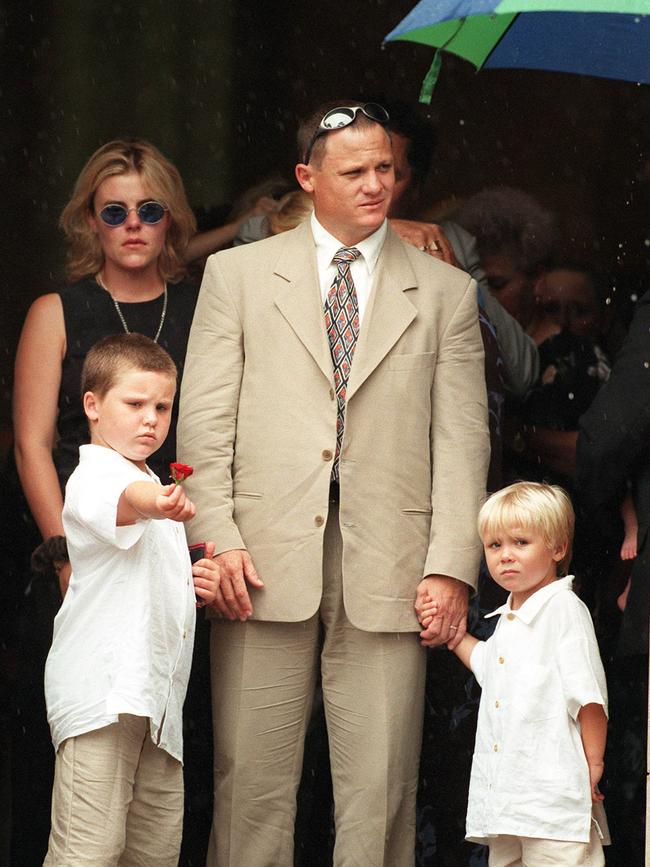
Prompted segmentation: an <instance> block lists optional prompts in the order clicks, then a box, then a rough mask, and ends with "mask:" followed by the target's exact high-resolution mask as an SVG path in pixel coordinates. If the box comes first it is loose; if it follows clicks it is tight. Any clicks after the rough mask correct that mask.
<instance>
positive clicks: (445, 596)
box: [415, 575, 469, 650]
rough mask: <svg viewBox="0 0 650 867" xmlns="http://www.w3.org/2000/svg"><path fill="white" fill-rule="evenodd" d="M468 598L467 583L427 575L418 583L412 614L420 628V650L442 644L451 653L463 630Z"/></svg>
mask: <svg viewBox="0 0 650 867" xmlns="http://www.w3.org/2000/svg"><path fill="white" fill-rule="evenodd" d="M468 596H469V588H468V586H467V584H465V583H464V582H463V581H458V580H457V579H456V578H450V577H449V576H448V575H427V577H426V578H423V579H422V581H420V583H419V584H418V589H417V593H416V597H415V612H416V614H417V616H418V620H419V621H420V623H421V624H422V625H423V626H424V629H423V630H422V632H421V633H420V638H421V644H422V646H423V647H439V646H440V645H441V644H446V645H447V647H448V648H449V650H454V648H455V647H456V646H457V645H458V644H459V643H460V642H461V640H462V638H463V636H464V635H465V631H466V629H467V606H468ZM432 603H433V604H432ZM432 614H433V617H432V616H431V615H432ZM425 624H426V625H425Z"/></svg>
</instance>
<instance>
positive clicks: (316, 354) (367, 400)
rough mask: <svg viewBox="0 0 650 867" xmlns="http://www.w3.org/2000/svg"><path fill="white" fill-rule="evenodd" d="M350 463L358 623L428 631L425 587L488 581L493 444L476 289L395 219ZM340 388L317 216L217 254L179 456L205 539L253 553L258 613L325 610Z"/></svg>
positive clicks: (355, 407)
mask: <svg viewBox="0 0 650 867" xmlns="http://www.w3.org/2000/svg"><path fill="white" fill-rule="evenodd" d="M347 401H348V402H347V412H346V421H345V432H344V439H343V446H342V452H341V462H340V493H341V502H340V525H341V532H342V536H343V544H344V553H343V581H344V598H345V609H346V613H347V616H348V618H349V619H350V621H351V622H352V623H353V625H355V626H356V627H357V628H359V629H362V630H367V631H387V632H394V631H416V630H418V629H419V628H420V627H419V625H418V622H417V619H416V617H415V614H414V610H413V602H414V599H415V592H416V587H417V584H418V582H419V581H420V580H421V578H422V577H423V576H424V575H427V574H432V573H438V574H443V575H450V576H452V577H455V578H459V579H460V580H462V581H465V582H467V583H468V584H470V585H473V584H474V582H475V579H476V575H477V571H478V563H479V556H480V546H479V540H478V537H477V533H476V515H477V511H478V508H479V506H480V503H481V502H482V499H483V497H484V488H485V477H486V469H487V462H488V454H489V439H488V427H487V408H486V393H485V384H484V374H483V346H482V342H481V336H480V331H479V326H478V321H477V303H476V284H475V283H474V281H473V280H471V278H470V277H469V276H468V275H467V274H465V273H464V272H462V271H459V270H458V269H456V268H452V267H450V266H448V265H445V264H443V263H441V262H439V261H438V260H436V259H432V258H431V257H429V256H426V255H424V254H423V253H421V252H419V251H418V250H416V249H415V248H413V247H411V246H409V245H407V244H405V243H404V242H402V241H401V240H400V239H399V238H398V237H397V236H396V235H395V234H393V232H392V231H390V230H389V231H388V234H387V237H386V241H385V243H384V246H383V249H382V251H381V254H380V257H379V260H378V262H377V266H376V271H375V277H374V287H373V290H372V293H371V296H370V299H369V303H368V308H367V310H366V313H365V316H364V320H363V324H362V328H361V333H360V336H359V340H358V344H357V348H356V353H355V356H354V362H353V365H352V371H351V375H350V380H349V385H348V392H347ZM335 444H336V400H335V395H334V383H333V374H332V361H331V356H330V351H329V346H328V341H327V336H326V332H325V325H324V315H323V307H322V303H321V297H320V291H319V282H318V276H317V273H316V257H315V246H314V241H313V236H312V234H311V228H310V224H309V221H307V222H305V223H303V224H302V225H301V226H299V227H298V228H297V229H295V230H293V231H291V232H287V233H285V234H282V235H278V236H276V237H273V238H269V239H268V240H265V241H260V242H258V243H256V244H251V245H248V246H246V247H239V248H237V249H233V250H227V251H224V252H221V253H217V254H216V255H214V256H211V257H210V259H209V260H208V264H207V268H206V272H205V276H204V280H203V285H202V287H201V293H200V296H199V301H198V305H197V308H196V313H195V317H194V323H193V326H192V331H191V335H190V340H189V345H188V352H187V360H186V364H185V373H184V377H183V383H182V390H181V405H180V422H179V426H178V458H179V460H182V461H184V462H187V463H190V464H192V465H193V466H194V468H195V474H194V476H193V477H192V478H191V479H189V480H188V482H186V485H187V487H188V490H189V493H190V496H191V497H192V498H193V500H194V501H195V503H196V505H197V517H196V518H195V519H194V521H193V522H192V524H191V527H190V528H189V533H188V535H189V537H190V541H201V540H204V539H214V540H215V541H216V543H217V552H220V551H225V550H229V549H233V548H247V549H248V550H249V552H250V554H251V556H252V558H253V562H254V563H255V566H256V568H257V571H258V573H259V575H260V577H261V578H262V579H263V581H264V582H265V588H264V589H263V590H259V591H253V594H252V602H253V608H254V617H256V618H259V619H262V620H277V621H288V622H291V621H301V620H306V619H308V618H309V617H311V616H312V615H313V614H314V613H315V612H316V611H317V609H318V606H319V602H320V597H321V585H322V560H323V530H324V524H325V521H326V518H327V510H328V492H329V482H330V474H331V468H332V457H333V453H334V449H335Z"/></svg>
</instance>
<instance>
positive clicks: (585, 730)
mask: <svg viewBox="0 0 650 867" xmlns="http://www.w3.org/2000/svg"><path fill="white" fill-rule="evenodd" d="M578 720H579V721H580V736H581V737H582V746H583V749H584V751H585V756H586V757H587V764H588V765H589V782H590V785H591V800H592V801H602V800H603V798H604V795H602V794H601V793H600V791H599V790H598V783H599V782H600V778H601V777H602V775H603V770H604V768H605V764H604V758H605V742H606V740H607V717H606V716H605V710H604V708H603V706H602V705H601V704H595V703H592V704H586V705H584V706H583V707H581V708H580V712H579V713H578Z"/></svg>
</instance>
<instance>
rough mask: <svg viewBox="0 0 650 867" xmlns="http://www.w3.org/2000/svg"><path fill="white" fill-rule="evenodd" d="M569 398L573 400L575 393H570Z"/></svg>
mask: <svg viewBox="0 0 650 867" xmlns="http://www.w3.org/2000/svg"><path fill="white" fill-rule="evenodd" d="M567 397H568V398H569V400H573V398H574V397H575V395H574V393H573V392H572V391H570V392H569V393H568V395H567Z"/></svg>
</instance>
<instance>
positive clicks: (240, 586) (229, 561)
mask: <svg viewBox="0 0 650 867" xmlns="http://www.w3.org/2000/svg"><path fill="white" fill-rule="evenodd" d="M215 562H216V563H217V565H218V567H219V572H220V581H219V586H218V587H217V589H216V595H215V599H214V602H213V603H212V607H213V608H214V609H215V610H216V611H218V612H219V614H221V615H223V616H224V617H226V618H228V620H241V621H242V622H243V621H244V620H248V618H249V617H250V616H251V614H252V613H253V606H252V604H251V600H250V596H249V595H248V590H247V588H246V582H248V583H249V584H250V585H251V587H255V588H256V589H261V588H262V587H264V582H263V581H262V580H261V578H260V577H259V575H258V574H257V571H256V570H255V566H254V565H253V561H252V559H251V556H250V554H249V553H248V551H245V550H243V549H239V548H236V549H234V550H232V551H223V552H222V553H221V554H218V555H217V556H216V557H215Z"/></svg>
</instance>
